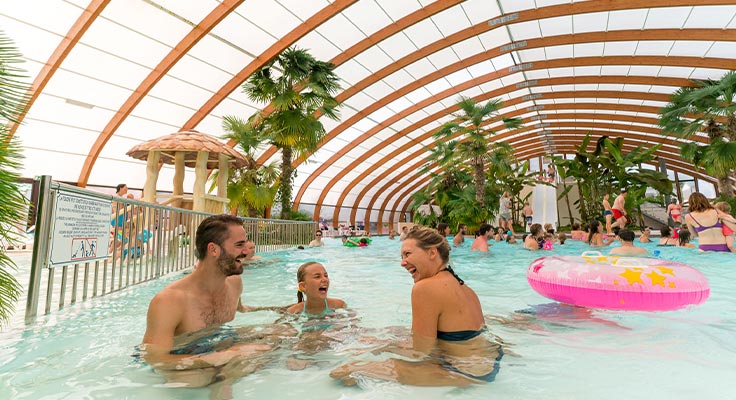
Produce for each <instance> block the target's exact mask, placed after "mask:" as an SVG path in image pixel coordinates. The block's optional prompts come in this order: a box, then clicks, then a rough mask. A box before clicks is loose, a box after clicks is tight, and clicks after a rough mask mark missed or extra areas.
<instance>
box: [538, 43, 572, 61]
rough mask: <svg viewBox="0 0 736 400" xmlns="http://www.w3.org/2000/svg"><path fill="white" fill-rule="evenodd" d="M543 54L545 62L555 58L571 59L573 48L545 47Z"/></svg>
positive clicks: (569, 45) (569, 46) (568, 46)
mask: <svg viewBox="0 0 736 400" xmlns="http://www.w3.org/2000/svg"><path fill="white" fill-rule="evenodd" d="M545 53H546V54H547V60H553V59H557V58H572V57H573V47H572V45H571V44H567V45H562V46H552V47H547V48H546V49H545Z"/></svg>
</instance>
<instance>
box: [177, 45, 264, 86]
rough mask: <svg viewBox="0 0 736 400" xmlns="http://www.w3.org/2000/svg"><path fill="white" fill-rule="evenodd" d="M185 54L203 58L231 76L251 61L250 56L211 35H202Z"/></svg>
mask: <svg viewBox="0 0 736 400" xmlns="http://www.w3.org/2000/svg"><path fill="white" fill-rule="evenodd" d="M187 56H189V57H194V58H197V59H200V60H204V61H206V62H207V63H210V64H212V65H213V66H215V67H216V68H219V69H222V70H225V71H227V73H229V74H230V75H233V76H234V75H235V74H237V73H239V72H240V71H241V70H242V69H243V67H245V66H246V65H248V64H249V63H250V62H252V61H253V57H252V56H250V55H248V54H247V53H245V52H243V51H240V50H238V49H236V48H233V47H232V46H229V45H227V44H226V43H223V42H222V41H221V40H218V39H216V38H214V37H213V36H211V35H209V36H205V37H203V38H202V39H201V40H200V41H199V42H198V43H197V44H196V45H195V46H194V47H193V48H192V49H191V50H189V53H187ZM210 89H214V88H210Z"/></svg>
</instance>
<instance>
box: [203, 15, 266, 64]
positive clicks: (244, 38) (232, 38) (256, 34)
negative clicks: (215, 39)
mask: <svg viewBox="0 0 736 400" xmlns="http://www.w3.org/2000/svg"><path fill="white" fill-rule="evenodd" d="M244 4H248V2H247V1H246V2H245V3H244ZM246 17H247V16H246ZM211 33H212V34H213V35H217V36H219V37H223V38H227V40H228V41H229V42H231V43H232V44H233V45H234V46H236V47H238V48H240V49H243V51H246V52H248V53H250V55H252V56H257V55H258V54H261V53H263V52H264V51H265V50H266V49H268V48H269V47H271V46H272V45H273V44H274V43H276V37H275V36H274V35H273V34H272V33H268V32H267V31H265V30H264V29H263V28H260V27H258V26H256V25H255V24H254V23H253V22H251V21H250V20H249V19H246V18H245V17H244V16H243V15H240V14H237V13H232V14H230V15H228V16H227V17H225V19H224V20H222V21H220V23H219V24H217V25H216V26H215V27H214V29H212V31H211ZM243 67H244V66H243Z"/></svg>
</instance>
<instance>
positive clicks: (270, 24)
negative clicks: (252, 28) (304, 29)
mask: <svg viewBox="0 0 736 400" xmlns="http://www.w3.org/2000/svg"><path fill="white" fill-rule="evenodd" d="M238 13H239V14H241V15H243V16H244V17H246V18H248V19H249V20H250V21H251V22H252V23H254V24H256V25H257V26H258V27H260V28H262V29H263V30H265V31H266V32H269V33H270V34H271V35H273V36H275V37H277V38H280V37H284V35H286V34H287V33H289V31H291V30H292V29H294V28H295V27H296V26H297V25H299V24H300V23H301V22H302V21H301V20H300V19H299V17H297V16H295V15H294V14H293V13H292V12H291V11H289V10H287V9H286V8H284V7H283V6H282V5H281V4H280V3H279V2H278V1H275V0H248V1H245V2H243V4H242V5H241V6H240V7H239V8H238ZM310 16H311V15H310ZM310 16H302V18H303V19H306V18H309V17H310Z"/></svg>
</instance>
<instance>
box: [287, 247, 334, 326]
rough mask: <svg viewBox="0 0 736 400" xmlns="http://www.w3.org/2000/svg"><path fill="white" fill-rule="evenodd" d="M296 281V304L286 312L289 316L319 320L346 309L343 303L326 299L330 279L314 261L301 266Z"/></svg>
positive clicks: (320, 265)
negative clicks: (294, 315) (335, 311)
mask: <svg viewBox="0 0 736 400" xmlns="http://www.w3.org/2000/svg"><path fill="white" fill-rule="evenodd" d="M296 280H297V282H298V289H297V290H298V291H297V293H296V299H297V303H296V304H294V305H292V306H290V307H289V308H288V309H287V310H286V311H287V312H289V313H290V314H296V313H301V314H302V315H305V316H307V317H310V318H321V317H324V316H325V315H327V314H330V313H331V312H333V311H334V310H336V309H338V308H345V307H346V304H345V302H344V301H342V300H340V299H331V298H328V297H327V291H328V290H329V288H330V278H329V277H328V276H327V270H325V267H324V266H323V265H322V264H320V263H318V262H314V261H312V262H307V263H304V264H302V265H301V266H299V269H297V271H296Z"/></svg>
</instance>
